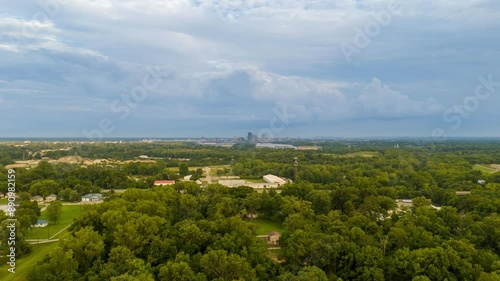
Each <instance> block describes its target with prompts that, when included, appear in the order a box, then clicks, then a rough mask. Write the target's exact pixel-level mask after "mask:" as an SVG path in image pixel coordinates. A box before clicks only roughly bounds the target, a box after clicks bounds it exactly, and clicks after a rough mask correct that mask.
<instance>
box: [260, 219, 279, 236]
mask: <svg viewBox="0 0 500 281" xmlns="http://www.w3.org/2000/svg"><path fill="white" fill-rule="evenodd" d="M252 223H253V224H254V225H255V226H256V231H257V235H267V234H269V232H271V231H277V232H280V233H283V226H282V225H281V224H280V223H278V222H275V221H272V220H269V219H264V218H256V219H255V220H253V221H252Z"/></svg>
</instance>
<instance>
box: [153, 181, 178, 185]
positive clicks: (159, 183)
mask: <svg viewBox="0 0 500 281" xmlns="http://www.w3.org/2000/svg"><path fill="white" fill-rule="evenodd" d="M174 183H175V181H174V180H161V181H155V183H154V184H155V186H162V185H172V184H174Z"/></svg>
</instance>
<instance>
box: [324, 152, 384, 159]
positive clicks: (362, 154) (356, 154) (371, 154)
mask: <svg viewBox="0 0 500 281" xmlns="http://www.w3.org/2000/svg"><path fill="white" fill-rule="evenodd" d="M326 155H331V156H333V157H342V158H343V157H376V156H381V154H380V152H377V151H357V152H351V153H347V154H326Z"/></svg>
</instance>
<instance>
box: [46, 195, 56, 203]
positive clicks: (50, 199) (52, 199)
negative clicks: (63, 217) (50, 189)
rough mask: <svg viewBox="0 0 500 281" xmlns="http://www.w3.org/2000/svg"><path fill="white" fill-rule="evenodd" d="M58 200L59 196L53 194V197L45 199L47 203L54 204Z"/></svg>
mask: <svg viewBox="0 0 500 281" xmlns="http://www.w3.org/2000/svg"><path fill="white" fill-rule="evenodd" d="M56 200H57V195H55V194H51V195H49V196H47V197H45V202H53V201H56Z"/></svg>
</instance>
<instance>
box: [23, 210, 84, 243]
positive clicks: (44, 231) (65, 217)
mask: <svg viewBox="0 0 500 281" xmlns="http://www.w3.org/2000/svg"><path fill="white" fill-rule="evenodd" d="M82 208H83V207H82ZM78 216H80V205H63V207H62V214H61V220H60V221H59V222H58V223H57V224H55V225H54V224H50V223H49V225H48V226H47V227H39V228H35V227H34V228H32V230H31V231H29V232H28V235H27V236H26V239H47V238H48V237H52V236H53V235H54V234H56V233H57V232H59V231H60V230H61V229H63V228H65V227H66V226H68V225H69V224H70V223H72V222H73V219H74V218H76V217H78ZM40 219H42V220H46V219H47V217H46V214H45V212H42V215H41V216H40ZM54 238H57V237H54Z"/></svg>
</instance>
